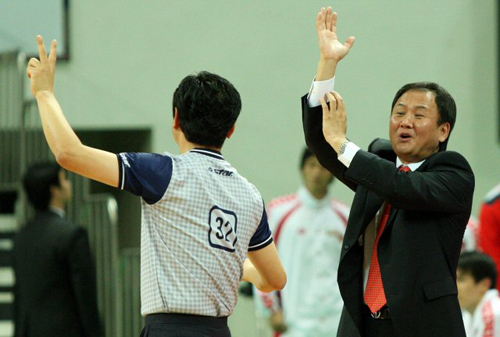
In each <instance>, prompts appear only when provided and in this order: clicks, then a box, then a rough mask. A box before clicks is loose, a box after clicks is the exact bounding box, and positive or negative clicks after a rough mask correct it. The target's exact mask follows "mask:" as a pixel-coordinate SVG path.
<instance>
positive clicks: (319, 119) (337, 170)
mask: <svg viewBox="0 0 500 337" xmlns="http://www.w3.org/2000/svg"><path fill="white" fill-rule="evenodd" d="M302 125H303V128H304V136H305V139H306V144H307V146H308V147H309V148H310V149H311V151H312V152H314V154H315V155H316V157H317V158H318V161H319V162H320V163H321V165H323V167H324V168H326V169H327V170H328V171H330V172H331V173H332V174H333V175H334V176H335V177H336V178H337V179H339V180H340V181H341V182H342V183H344V184H345V185H346V186H347V187H349V188H350V189H352V190H354V191H355V190H356V188H357V184H356V183H355V182H354V181H351V180H349V179H348V178H347V177H346V176H345V172H346V170H347V167H345V165H344V164H342V163H341V162H340V161H339V160H338V159H337V152H335V150H334V149H333V148H332V147H331V146H330V144H328V143H327V141H326V140H325V137H324V136H323V111H322V108H321V106H318V107H314V108H311V107H309V103H308V102H307V95H305V96H303V97H302Z"/></svg>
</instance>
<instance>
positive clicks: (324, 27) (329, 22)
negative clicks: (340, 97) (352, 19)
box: [316, 7, 355, 81]
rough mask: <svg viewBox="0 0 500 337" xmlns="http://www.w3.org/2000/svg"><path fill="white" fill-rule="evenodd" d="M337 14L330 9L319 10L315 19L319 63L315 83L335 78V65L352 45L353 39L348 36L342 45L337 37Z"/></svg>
mask: <svg viewBox="0 0 500 337" xmlns="http://www.w3.org/2000/svg"><path fill="white" fill-rule="evenodd" d="M337 18H338V14H337V13H336V12H334V11H333V9H332V7H328V9H325V8H324V7H323V8H321V11H320V12H319V13H318V16H317V18H316V30H317V31H318V40H319V50H320V62H319V65H318V73H317V74H316V81H324V80H329V79H331V78H333V77H334V76H335V70H336V68H337V63H338V62H339V61H340V60H342V59H343V58H344V57H345V56H346V55H347V54H348V53H349V51H350V50H351V48H352V46H353V45H354V41H355V38H354V36H350V37H348V38H347V40H346V42H345V43H344V44H342V43H341V42H340V41H339V39H338V36H337Z"/></svg>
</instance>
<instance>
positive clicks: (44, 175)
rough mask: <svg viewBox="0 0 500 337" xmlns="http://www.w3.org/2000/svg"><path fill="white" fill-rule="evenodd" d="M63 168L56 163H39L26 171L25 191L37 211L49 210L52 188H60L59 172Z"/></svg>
mask: <svg viewBox="0 0 500 337" xmlns="http://www.w3.org/2000/svg"><path fill="white" fill-rule="evenodd" d="M61 170H62V168H61V166H59V164H57V163H56V162H51V161H47V162H39V163H35V164H33V165H31V166H30V167H28V169H27V170H26V173H25V175H24V179H23V185H24V190H25V191H26V195H27V196H28V200H29V202H30V203H31V204H32V205H33V207H35V209H36V210H39V211H45V210H47V209H48V208H49V203H50V199H51V198H52V192H51V191H50V188H51V187H52V186H60V181H59V172H60V171H61Z"/></svg>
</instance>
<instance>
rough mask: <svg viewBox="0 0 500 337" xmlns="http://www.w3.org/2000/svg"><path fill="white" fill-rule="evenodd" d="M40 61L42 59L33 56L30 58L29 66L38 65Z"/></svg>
mask: <svg viewBox="0 0 500 337" xmlns="http://www.w3.org/2000/svg"><path fill="white" fill-rule="evenodd" d="M39 63H40V61H38V60H37V59H36V58H34V57H32V58H30V60H29V62H28V67H32V68H34V67H36V66H37V65H38V64H39Z"/></svg>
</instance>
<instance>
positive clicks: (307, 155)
mask: <svg viewBox="0 0 500 337" xmlns="http://www.w3.org/2000/svg"><path fill="white" fill-rule="evenodd" d="M314 156H315V154H314V153H313V152H312V151H311V149H309V148H308V147H305V148H304V151H302V156H301V157H300V170H301V171H302V170H303V169H304V165H305V164H306V160H307V159H309V158H311V157H314Z"/></svg>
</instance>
